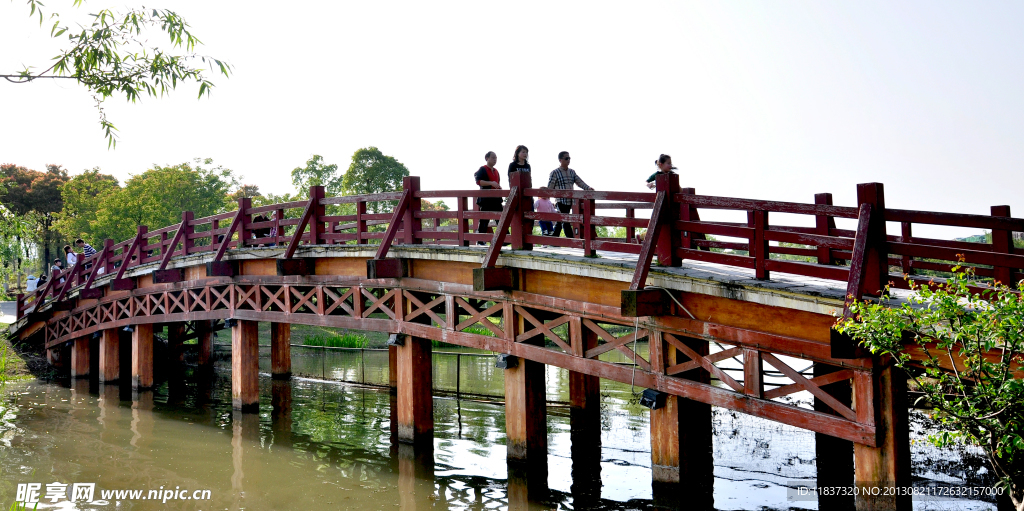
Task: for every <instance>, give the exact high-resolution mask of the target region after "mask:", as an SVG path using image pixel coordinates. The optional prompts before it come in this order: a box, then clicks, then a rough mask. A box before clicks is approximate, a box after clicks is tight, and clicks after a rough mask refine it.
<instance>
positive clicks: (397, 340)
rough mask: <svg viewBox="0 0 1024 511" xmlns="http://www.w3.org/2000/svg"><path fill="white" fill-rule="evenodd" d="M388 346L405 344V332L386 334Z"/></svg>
mask: <svg viewBox="0 0 1024 511" xmlns="http://www.w3.org/2000/svg"><path fill="white" fill-rule="evenodd" d="M388 346H405V334H391V335H390V336H388Z"/></svg>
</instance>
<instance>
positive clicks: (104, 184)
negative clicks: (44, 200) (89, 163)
mask: <svg viewBox="0 0 1024 511" xmlns="http://www.w3.org/2000/svg"><path fill="white" fill-rule="evenodd" d="M119 190H120V186H118V182H117V178H115V177H114V176H111V175H109V174H103V173H101V172H100V169H99V167H96V168H93V169H91V170H87V171H85V172H83V173H81V174H79V175H77V176H74V177H72V178H71V179H70V180H69V181H68V182H67V183H65V184H64V186H63V187H62V188H61V199H62V201H63V202H64V207H63V209H61V211H59V212H58V213H56V214H55V215H54V216H55V219H56V220H55V222H54V224H53V228H54V230H56V231H57V232H58V233H60V235H61V236H62V237H63V238H64V239H66V240H74V239H76V238H89V239H90V241H89V243H90V244H93V245H96V244H97V243H99V242H100V241H101V240H99V239H94V238H92V233H93V229H94V226H95V225H96V213H97V212H98V211H99V210H100V208H101V207H102V206H103V204H105V203H106V201H107V200H109V195H110V194H112V193H116V192H117V191H119Z"/></svg>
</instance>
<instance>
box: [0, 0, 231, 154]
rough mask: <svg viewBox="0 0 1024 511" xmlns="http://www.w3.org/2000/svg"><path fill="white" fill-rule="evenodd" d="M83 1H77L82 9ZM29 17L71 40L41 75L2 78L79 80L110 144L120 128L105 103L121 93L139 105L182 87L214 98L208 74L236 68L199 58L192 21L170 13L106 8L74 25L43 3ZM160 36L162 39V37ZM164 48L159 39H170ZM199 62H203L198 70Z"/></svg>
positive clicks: (31, 0) (30, 71)
mask: <svg viewBox="0 0 1024 511" xmlns="http://www.w3.org/2000/svg"><path fill="white" fill-rule="evenodd" d="M83 3H84V0H74V1H73V4H74V6H75V7H80V6H81V5H82V4H83ZM28 5H29V15H30V16H35V15H37V14H38V16H39V24H40V26H42V24H43V22H44V19H46V18H49V19H50V20H52V21H53V25H52V27H50V37H51V38H53V39H59V38H66V42H65V45H64V48H63V49H61V50H60V52H59V54H58V55H57V56H55V57H54V58H53V59H52V61H53V64H51V65H50V66H49V67H47V68H46V69H44V70H43V71H36V70H35V69H34V68H33V67H31V66H29V67H26V68H25V69H23V70H21V71H20V72H17V73H12V74H5V75H0V76H2V77H3V78H6V79H7V81H9V82H11V83H20V84H23V83H29V82H32V81H35V80H39V79H59V78H63V79H71V80H75V81H76V82H78V83H79V84H81V85H84V86H85V88H86V89H88V90H89V92H91V93H92V94H93V97H94V98H95V99H96V105H97V109H98V111H99V116H100V127H101V128H102V129H103V131H104V134H105V136H106V138H107V146H108V147H114V146H115V145H116V143H117V140H116V139H117V135H116V133H115V132H116V131H117V128H115V127H114V125H113V124H112V123H111V122H109V121H108V120H107V116H106V114H105V113H104V111H103V106H102V102H103V100H105V99H107V98H109V97H111V96H113V95H115V94H118V95H123V96H124V98H125V99H127V100H128V101H131V102H133V103H134V102H135V101H137V100H138V99H139V96H140V95H146V96H151V97H155V96H163V95H164V94H167V93H169V92H170V91H171V90H173V89H175V88H177V86H178V85H179V84H180V83H184V82H194V83H196V84H198V85H199V97H200V98H201V97H203V95H204V94H207V95H209V93H210V89H211V88H212V87H213V83H212V82H210V81H209V80H208V79H207V78H206V74H205V72H206V70H207V69H209V70H211V71H215V72H217V71H219V72H220V73H222V74H223V75H224V76H228V74H229V72H230V69H231V67H230V66H229V65H228V64H227V63H226V62H223V61H221V60H218V59H215V58H212V57H207V56H202V55H197V54H196V53H195V49H196V47H197V46H200V45H201V44H202V42H201V41H200V40H199V39H198V38H196V37H195V36H194V35H192V33H191V32H190V31H189V25H188V23H187V22H186V21H185V20H184V19H183V18H182V17H181V16H178V15H177V14H176V13H174V12H173V11H169V10H166V9H146V8H141V7H140V8H138V9H128V10H126V11H123V12H122V11H114V10H110V9H101V10H99V11H97V12H95V13H92V14H89V17H90V18H91V20H92V21H91V23H84V24H76V25H77V26H76V27H71V26H69V25H68V24H66V23H64V22H63V20H61V17H60V14H59V13H56V12H53V13H51V14H50V15H49V16H46V15H45V14H44V12H43V4H42V3H41V2H39V0H28ZM157 36H160V37H157ZM166 37H169V41H168V43H166V44H160V43H158V42H156V41H165V40H166V39H165V38H166ZM196 64H199V66H198V67H197V66H196Z"/></svg>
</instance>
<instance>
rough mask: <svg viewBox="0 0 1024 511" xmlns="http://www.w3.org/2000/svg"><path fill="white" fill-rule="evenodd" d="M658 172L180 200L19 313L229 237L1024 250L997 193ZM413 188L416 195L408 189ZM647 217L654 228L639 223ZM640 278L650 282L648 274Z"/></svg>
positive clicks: (949, 257)
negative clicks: (539, 225) (219, 207)
mask: <svg viewBox="0 0 1024 511" xmlns="http://www.w3.org/2000/svg"><path fill="white" fill-rule="evenodd" d="M656 183H657V187H656V191H655V192H620V191H599V190H595V191H586V190H571V191H569V190H548V189H541V188H533V187H532V186H531V182H530V176H528V175H527V176H522V175H513V182H511V183H509V187H510V188H512V187H513V186H516V187H518V189H519V190H521V193H520V194H519V196H518V197H516V198H515V200H513V201H509V200H506V204H505V205H504V211H501V212H495V211H481V210H480V209H479V206H478V205H477V204H476V201H475V200H473V199H477V198H506V199H507V198H508V197H509V194H510V190H505V189H503V190H477V189H471V190H420V189H419V178H406V179H405V181H404V183H403V190H402V191H398V192H387V193H377V194H364V195H355V196H343V197H324V195H323V189H322V188H321V187H311V189H310V197H312V198H311V199H307V200H300V201H291V202H285V203H280V204H270V205H263V206H258V207H252V206H251V201H250V199H240V200H239V207H238V209H237V210H236V211H227V212H223V213H218V214H215V215H209V216H206V217H202V218H192V216H191V213H190V212H184V213H183V215H182V221H181V222H180V223H178V224H173V225H169V226H165V227H161V228H159V229H156V230H153V231H148V230H147V229H146V228H145V226H142V227H140V230H139V233H138V234H137V235H136V236H135V237H134V238H132V239H129V240H125V241H121V242H119V243H114V242H112V241H109V240H108V242H107V243H106V244H105V245H104V250H102V251H99V252H98V253H97V254H96V255H94V256H91V257H88V258H83V259H82V260H81V262H80V264H78V265H76V266H74V267H71V268H66V269H64V270H62V271H60V272H54V274H53V275H51V277H50V279H49V281H48V282H47V283H46V285H44V286H43V287H42V288H41V289H38V290H37V291H36V292H35V293H31V294H27V295H26V294H22V295H20V296H19V298H18V305H17V314H18V317H19V318H20V317H21V316H23V315H24V314H26V313H28V312H30V311H32V310H38V308H39V307H40V306H41V305H43V304H45V303H46V302H47V301H48V300H52V299H62V298H63V296H64V295H66V293H67V292H68V291H70V290H72V289H75V288H82V289H87V288H89V287H90V286H91V283H92V282H93V281H94V280H96V278H97V277H99V276H100V273H103V274H106V275H113V274H115V273H116V274H117V275H118V276H116V277H115V280H117V279H118V278H120V277H119V276H120V275H122V274H123V273H124V271H125V270H127V269H130V268H133V267H136V266H138V265H142V264H148V263H153V262H160V263H161V264H160V269H161V270H162V269H163V268H164V267H165V266H166V265H167V264H168V262H169V260H170V259H171V258H172V257H175V256H180V255H191V254H197V253H204V252H214V253H215V254H217V256H215V259H219V258H220V257H221V256H223V254H224V252H225V251H226V250H227V249H229V248H234V249H237V248H240V247H245V246H258V245H275V244H276V245H278V246H283V247H286V248H287V250H286V255H287V256H289V257H290V254H292V253H294V250H295V249H296V248H297V247H298V246H299V245H303V244H305V245H323V244H328V245H330V244H348V243H354V244H358V245H365V244H369V243H382V242H384V243H385V245H386V246H380V247H378V249H379V253H384V254H386V253H387V250H388V248H389V247H390V244H391V243H405V244H409V243H411V244H421V243H428V244H441V245H455V246H469V245H471V244H474V243H475V242H479V241H485V242H491V243H492V244H493V243H494V241H495V240H496V239H497V238H498V236H499V234H500V236H501V237H502V239H504V238H505V237H506V236H507V237H509V238H510V241H511V245H512V248H513V249H519V250H531V249H532V245H533V244H538V243H540V244H544V245H550V246H556V247H566V248H572V249H578V250H582V251H583V254H584V255H596V252H597V251H598V250H602V251H611V252H622V253H632V254H638V255H642V254H644V250H645V243H646V244H648V245H650V246H649V247H648V248H647V250H648V252H649V254H648V255H650V256H652V257H653V255H655V254H656V255H657V256H658V262H659V264H661V265H667V266H678V265H680V264H682V261H683V260H684V259H694V260H699V261H704V262H712V263H717V264H723V265H727V266H735V267H739V268H747V269H753V270H754V277H755V278H760V279H767V278H769V276H770V272H771V271H779V272H784V273H791V274H796V275H802V276H808V277H818V278H825V279H830V280H838V281H846V282H849V281H850V280H851V279H852V278H853V277H854V276H853V275H851V272H850V268H851V267H853V266H855V265H854V262H855V259H856V258H857V257H861V256H863V257H867V258H869V259H870V260H871V261H872V262H870V263H864V264H861V265H860V266H858V267H864V270H863V271H864V272H865V276H862V277H858V278H859V279H860V280H859V281H862V282H864V284H863V288H862V289H861V291H862V292H866V293H873V292H877V291H878V289H880V287H881V286H884V285H885V284H887V283H891V284H893V285H895V286H897V287H905V286H907V283H906V282H904V281H903V279H902V278H899V277H896V276H893V275H892V273H893V269H894V268H895V270H896V274H900V273H902V274H906V275H909V276H910V278H911V279H912V280H916V281H917V282H919V283H927V282H929V281H931V280H933V279H934V278H935V276H934V275H932V274H926V275H921V272H922V271H924V272H926V273H929V272H930V273H934V272H948V271H949V269H950V268H951V267H952V266H954V265H955V264H959V263H960V260H961V259H963V262H964V263H966V264H969V265H973V266H975V273H976V274H977V275H978V276H979V277H983V278H992V279H996V280H999V281H1002V282H1014V281H1016V280H1018V279H1021V278H1024V249H1020V248H1015V247H1014V243H1013V233H1014V232H1024V219H1020V218H1012V217H1011V216H1010V211H1009V207H1008V206H993V208H992V214H991V215H972V214H960V213H943V212H928V211H914V210H903V209H887V208H885V206H884V199H883V198H882V186H881V185H880V184H877V183H871V184H866V185H858V207H850V206H835V205H833V204H832V198H831V194H818V195H816V196H815V201H814V203H799V202H785V201H768V200H757V199H743V198H733V197H720V196H709V195H697V194H696V192H695V190H693V189H692V188H689V189H688V188H679V185H678V176H676V175H672V176H669V175H666V176H660V177H659V178H658V180H657V181H656ZM659 192H664V193H665V196H664V197H665V201H664V203H663V204H662V205H661V206H660V207H662V208H664V211H661V214H659V215H655V214H654V213H655V212H654V211H652V217H658V225H657V226H655V225H653V224H651V223H650V220H649V219H646V218H637V217H636V211H637V210H653V208H655V199H656V197H657V196H658V193H659ZM405 197H409V200H408V201H405V199H404V198H405ZM535 197H550V198H556V199H571V201H572V210H571V211H570V212H569V213H561V212H557V213H540V212H536V211H533V207H532V203H533V201H532V199H533V198H535ZM441 198H444V199H448V198H453V199H454V202H455V204H454V206H455V207H454V209H452V210H449V211H437V210H429V211H428V210H423V209H422V207H421V199H441ZM388 201H390V202H392V203H394V202H399V201H404V203H405V204H406V205H405V206H404V207H405V209H404V210H401V211H398V210H395V209H394V208H392V207H390V206H389V205H388V204H379V203H382V202H388ZM373 203H377V205H376V206H373V207H374V209H373V210H371V209H369V208H368V206H367V205H368V204H373ZM863 204H872V206H873V208H874V215H875V216H874V220H872V222H874V223H872V225H871V226H868V227H865V228H864V229H866V230H864V231H863V232H867V233H868V234H867V235H866V236H869V237H870V238H871V239H870V240H869V242H866V245H865V247H866V248H865V251H866V252H865V254H857V253H856V251H855V241H856V231H854V230H850V229H839V228H837V227H836V225H835V218H845V219H857V218H858V208H859V207H860V205H863ZM325 208H331V209H329V210H328V209H325ZM337 208H342V209H337ZM345 208H349V209H345ZM381 208H382V209H381ZM389 209H390V211H389ZM701 209H716V210H722V209H726V210H738V211H745V212H746V213H747V217H748V218H747V222H746V223H743V222H727V221H719V220H714V221H703V220H701V219H700V210H701ZM598 210H601V212H602V214H601V215H598V214H597V212H598ZM612 210H617V211H622V210H624V211H625V215H621V214H618V215H612V214H608V213H611V211H612ZM271 212H273V213H274V214H273V215H271V218H270V219H269V220H266V221H260V222H254V221H253V218H254V217H255V216H256V215H260V214H264V213H271ZM289 212H293V213H289ZM605 212H608V213H605ZM771 213H784V214H797V215H807V216H811V217H813V218H814V221H815V226H814V227H807V226H794V225H779V224H777V223H775V224H773V223H772V222H771V221H770V214H771ZM295 214H298V215H299V217H298V218H296V217H295ZM506 217H507V218H508V221H507V224H508V227H507V228H506V230H505V232H503V233H494V234H490V233H479V232H477V230H478V224H479V222H480V221H483V220H488V221H491V220H493V221H495V222H497V221H498V220H500V219H503V218H506ZM537 221H549V222H564V223H568V224H574V226H575V227H576V228H577V229H578V232H580V233H581V236H580V237H577V238H571V239H570V238H554V237H551V236H542V235H535V234H533V229H534V223H535V222H537ZM885 222H898V223H899V224H900V226H901V233H900V235H892V234H888V233H886V232H885ZM913 224H928V225H941V226H950V227H961V228H963V227H967V228H981V229H987V230H990V231H991V233H992V234H991V235H992V242H991V243H981V242H969V241H956V240H940V239H933V238H923V237H915V236H913V229H912V226H913ZM599 227H612V228H622V229H624V230H625V233H624V236H622V237H607V236H604V237H599V236H598V230H597V229H598V228H599ZM655 227H657V229H656V230H658V232H657V233H653V234H657V236H651V235H652V229H654V228H655ZM269 229H273V231H271V232H272V233H273V234H271V235H263V236H261V237H257V236H256V235H257V233H261V234H265V233H266V232H267V230H269ZM644 229H646V230H647V234H648V235H646V236H645V235H644V234H642V231H643V230H644ZM179 230H182V232H181V233H179V232H178V231H179ZM620 232H621V231H620ZM711 236H716V237H721V238H723V239H715V238H712V237H711ZM653 238H657V239H653ZM497 254H498V252H497V251H492V252H490V253H489V256H488V261H485V266H486V265H488V264H493V261H490V259H492V258H494V259H495V260H496V257H497ZM787 257H788V258H789V259H786V258H787ZM793 258H796V259H793ZM641 263H643V261H641ZM641 267H642V268H641ZM101 268H102V271H101ZM648 269H649V268H647V267H646V266H645V265H644V264H638V268H637V273H638V275H639V274H640V273H641V272H642V273H643V274H644V275H646V271H647V270H648ZM635 277H636V276H635ZM61 279H64V282H63V283H61V282H60V280H61ZM639 285H640V286H641V287H642V283H640V284H639ZM858 294H861V293H858Z"/></svg>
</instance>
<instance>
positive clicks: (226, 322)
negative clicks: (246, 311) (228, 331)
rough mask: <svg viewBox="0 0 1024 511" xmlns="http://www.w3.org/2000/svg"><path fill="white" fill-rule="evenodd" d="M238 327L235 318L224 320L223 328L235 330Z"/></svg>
mask: <svg viewBox="0 0 1024 511" xmlns="http://www.w3.org/2000/svg"><path fill="white" fill-rule="evenodd" d="M236 326H238V320H237V319H235V318H228V319H225V320H224V328H235V327H236Z"/></svg>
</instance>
